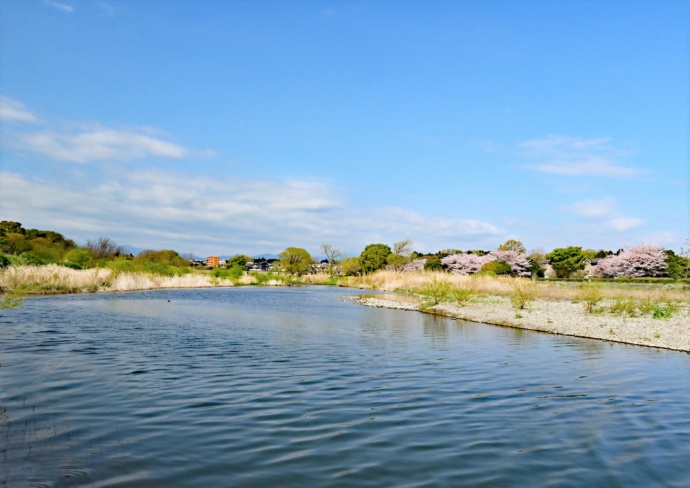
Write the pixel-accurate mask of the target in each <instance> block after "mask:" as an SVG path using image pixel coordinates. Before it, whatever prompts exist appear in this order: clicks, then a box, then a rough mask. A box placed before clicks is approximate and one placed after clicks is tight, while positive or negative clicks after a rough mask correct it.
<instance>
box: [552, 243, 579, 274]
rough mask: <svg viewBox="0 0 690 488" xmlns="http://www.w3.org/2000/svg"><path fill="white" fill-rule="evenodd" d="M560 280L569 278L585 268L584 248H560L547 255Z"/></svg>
mask: <svg viewBox="0 0 690 488" xmlns="http://www.w3.org/2000/svg"><path fill="white" fill-rule="evenodd" d="M546 259H548V260H549V263H550V264H551V266H552V267H553V270H554V271H555V272H556V276H557V277H558V278H568V277H569V276H570V275H571V274H573V273H574V272H575V271H578V270H581V269H584V268H585V256H584V255H583V254H582V248H581V247H576V246H569V247H559V248H556V249H554V250H553V251H551V252H550V253H549V254H547V255H546Z"/></svg>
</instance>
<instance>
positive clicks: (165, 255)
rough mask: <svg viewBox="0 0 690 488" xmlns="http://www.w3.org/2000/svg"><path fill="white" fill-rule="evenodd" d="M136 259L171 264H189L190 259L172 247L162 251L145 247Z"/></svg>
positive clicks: (142, 261) (144, 261) (143, 261)
mask: <svg viewBox="0 0 690 488" xmlns="http://www.w3.org/2000/svg"><path fill="white" fill-rule="evenodd" d="M134 260H135V261H137V262H141V263H157V264H169V265H171V266H188V265H189V261H187V260H186V259H184V258H183V257H182V256H180V255H179V254H178V253H177V251H173V250H172V249H161V250H160V251H152V250H150V249H145V250H143V251H141V252H140V253H139V254H138V255H137V257H136V258H135V259H134Z"/></svg>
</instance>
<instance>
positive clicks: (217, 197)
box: [0, 171, 501, 254]
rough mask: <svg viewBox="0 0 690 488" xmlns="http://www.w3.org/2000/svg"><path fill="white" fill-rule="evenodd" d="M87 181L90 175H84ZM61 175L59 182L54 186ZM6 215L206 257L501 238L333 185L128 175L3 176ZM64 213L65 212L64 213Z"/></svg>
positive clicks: (477, 224) (477, 226)
mask: <svg viewBox="0 0 690 488" xmlns="http://www.w3.org/2000/svg"><path fill="white" fill-rule="evenodd" d="M83 178H87V176H84V177H83ZM55 181H59V182H57V183H56V182H55ZM0 191H1V192H2V195H3V200H2V202H0V203H1V207H0V213H2V218H4V219H11V220H18V221H20V222H23V223H26V224H27V225H30V226H32V227H36V226H39V227H45V228H51V229H55V230H57V231H59V232H62V233H64V234H66V235H68V236H69V237H72V238H74V239H76V240H78V241H79V240H82V241H83V240H85V239H87V238H94V237H98V236H100V235H106V236H109V237H112V238H114V239H115V240H116V241H118V242H119V243H122V244H130V245H134V246H137V247H152V248H159V249H161V248H175V249H178V250H179V251H185V252H190V251H193V252H195V253H198V254H204V253H222V254H225V253H235V252H249V253H255V252H276V251H280V250H282V249H284V248H285V247H287V246H293V245H294V246H299V247H305V248H306V249H307V250H309V251H310V252H314V253H317V252H318V249H319V246H320V244H322V243H324V242H330V243H331V244H333V245H335V246H337V247H339V248H341V249H343V250H345V251H353V252H359V251H360V250H361V249H362V248H363V247H364V246H365V245H366V244H369V243H372V242H385V243H389V244H390V243H392V242H394V241H397V240H400V239H403V238H407V237H409V238H413V239H423V240H424V242H425V246H426V249H420V250H428V251H436V250H438V249H444V248H447V247H460V246H470V245H474V244H475V243H484V242H486V241H487V240H491V241H492V242H493V241H494V240H496V241H497V240H499V239H497V238H496V237H495V236H498V235H501V231H500V230H499V229H498V228H497V227H495V226H494V225H493V224H491V223H488V222H484V221H480V220H476V219H461V218H450V217H443V216H431V215H425V214H421V213H419V212H414V211H412V210H408V209H403V208H368V209H357V208H353V207H352V206H351V205H349V204H348V202H347V201H346V199H345V197H344V195H342V194H340V193H339V192H338V191H336V190H335V189H334V188H333V187H332V186H331V185H329V184H327V183H324V182H320V181H309V180H290V181H278V180H258V179H244V178H231V177H219V178H209V177H204V176H189V175H187V176H185V175H171V174H168V173H165V172H162V171H133V172H128V173H126V174H123V175H117V179H111V180H109V181H107V182H104V183H102V184H94V183H93V182H90V181H88V180H86V179H82V180H79V181H72V182H69V181H68V180H67V179H66V178H60V179H59V180H51V181H50V182H48V181H41V180H39V179H37V178H29V177H27V176H22V175H18V174H13V173H7V172H5V173H0ZM66 216H68V217H66Z"/></svg>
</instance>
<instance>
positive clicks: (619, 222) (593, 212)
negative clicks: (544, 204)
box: [563, 197, 645, 232]
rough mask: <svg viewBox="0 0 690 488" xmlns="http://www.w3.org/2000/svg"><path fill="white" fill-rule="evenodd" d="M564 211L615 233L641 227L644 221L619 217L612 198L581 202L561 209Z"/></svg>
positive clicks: (616, 206)
mask: <svg viewBox="0 0 690 488" xmlns="http://www.w3.org/2000/svg"><path fill="white" fill-rule="evenodd" d="M563 209H564V210H566V211H568V212H571V213H574V214H575V215H578V216H579V217H582V218H585V219H588V220H593V221H594V222H595V224H596V225H597V226H599V227H603V228H606V229H612V230H614V231H617V232H624V231H627V230H632V229H636V228H638V227H642V226H643V225H644V224H645V221H644V220H642V219H638V218H636V217H626V216H624V215H621V213H620V211H619V210H618V204H617V202H616V200H615V199H614V198H612V197H603V198H599V199H591V200H583V201H581V202H576V203H573V204H571V205H566V206H564V207H563Z"/></svg>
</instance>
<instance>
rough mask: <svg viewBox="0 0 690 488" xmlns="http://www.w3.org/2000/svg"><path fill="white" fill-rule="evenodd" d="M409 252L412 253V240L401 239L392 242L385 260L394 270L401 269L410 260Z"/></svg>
mask: <svg viewBox="0 0 690 488" xmlns="http://www.w3.org/2000/svg"><path fill="white" fill-rule="evenodd" d="M410 254H412V241H411V240H410V239H403V240H402V241H398V242H395V243H393V250H392V252H391V253H390V254H389V255H388V257H387V258H386V262H387V263H388V265H389V266H391V267H392V268H393V269H394V270H395V271H402V269H403V268H404V267H405V265H406V264H407V263H409V262H410Z"/></svg>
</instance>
